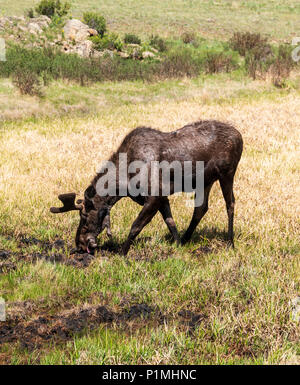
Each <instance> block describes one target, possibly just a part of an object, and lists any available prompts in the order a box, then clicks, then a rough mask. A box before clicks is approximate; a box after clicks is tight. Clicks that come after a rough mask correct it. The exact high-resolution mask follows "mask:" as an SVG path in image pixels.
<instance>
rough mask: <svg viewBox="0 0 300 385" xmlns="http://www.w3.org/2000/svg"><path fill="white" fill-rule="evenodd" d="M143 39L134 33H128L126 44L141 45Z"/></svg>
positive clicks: (125, 39)
mask: <svg viewBox="0 0 300 385" xmlns="http://www.w3.org/2000/svg"><path fill="white" fill-rule="evenodd" d="M141 42H142V41H141V39H140V38H139V37H138V36H136V35H135V34H133V33H126V34H125V36H124V43H126V44H141Z"/></svg>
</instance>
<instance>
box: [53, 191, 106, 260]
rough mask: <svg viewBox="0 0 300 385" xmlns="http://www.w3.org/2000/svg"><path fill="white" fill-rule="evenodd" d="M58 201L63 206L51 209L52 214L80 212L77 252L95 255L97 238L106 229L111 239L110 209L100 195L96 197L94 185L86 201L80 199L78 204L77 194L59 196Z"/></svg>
mask: <svg viewBox="0 0 300 385" xmlns="http://www.w3.org/2000/svg"><path fill="white" fill-rule="evenodd" d="M58 199H59V200H60V201H61V202H62V204H63V206H62V207H51V208H50V211H51V213H53V214H59V213H65V212H68V211H73V210H76V211H79V215H80V222H79V225H78V228H77V231H76V237H75V243H76V248H77V252H81V253H86V252H87V253H89V254H93V253H94V251H95V250H96V248H97V241H96V239H97V236H98V235H99V234H100V233H101V231H102V230H103V229H104V228H106V230H107V235H108V236H109V237H111V230H110V210H109V207H108V205H107V204H106V202H105V201H104V200H103V199H101V197H100V196H99V195H96V191H95V189H94V187H93V186H92V185H91V186H89V187H88V188H87V190H86V191H85V193H84V199H78V200H77V201H76V203H75V199H76V194H75V193H67V194H61V195H58Z"/></svg>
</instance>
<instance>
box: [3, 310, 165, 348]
mask: <svg viewBox="0 0 300 385" xmlns="http://www.w3.org/2000/svg"><path fill="white" fill-rule="evenodd" d="M28 306H29V308H30V306H31V304H30V303H29V304H28ZM155 315H156V316H157V312H156V311H155V309H154V308H152V307H150V306H148V305H147V304H135V305H132V306H130V307H128V308H124V309H122V310H121V311H120V312H114V311H112V310H110V309H109V308H107V307H106V306H103V305H95V306H84V307H81V308H73V309H71V310H67V311H63V312H61V313H58V314H56V315H53V316H51V315H47V316H39V317H37V318H36V319H34V320H30V321H20V319H19V320H18V321H20V322H18V321H17V322H16V319H10V320H9V321H6V322H3V323H1V326H0V344H2V343H7V342H8V343H12V342H20V344H21V346H22V347H24V348H27V349H34V348H38V347H40V346H41V345H42V344H43V343H45V342H47V341H50V340H51V341H57V342H59V341H66V340H69V339H71V338H72V337H73V335H74V333H79V332H81V331H84V330H93V329H95V328H97V327H98V326H99V325H100V324H111V323H113V322H114V323H116V324H124V323H126V322H128V321H130V322H132V320H136V319H138V320H139V322H140V320H141V319H145V320H150V319H151V318H152V317H153V316H155ZM161 322H163V321H161Z"/></svg>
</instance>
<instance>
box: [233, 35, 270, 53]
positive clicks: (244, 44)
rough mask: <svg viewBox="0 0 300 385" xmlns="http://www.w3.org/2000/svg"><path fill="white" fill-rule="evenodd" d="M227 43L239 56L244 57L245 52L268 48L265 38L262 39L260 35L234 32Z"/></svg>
mask: <svg viewBox="0 0 300 385" xmlns="http://www.w3.org/2000/svg"><path fill="white" fill-rule="evenodd" d="M229 43H230V46H231V47H232V49H233V50H234V51H238V52H239V54H240V55H241V56H246V54H247V52H248V51H250V50H253V49H263V48H265V47H267V46H268V47H269V44H268V43H267V38H263V37H262V36H261V34H260V33H250V32H235V33H234V35H233V37H232V38H231V39H230V41H229Z"/></svg>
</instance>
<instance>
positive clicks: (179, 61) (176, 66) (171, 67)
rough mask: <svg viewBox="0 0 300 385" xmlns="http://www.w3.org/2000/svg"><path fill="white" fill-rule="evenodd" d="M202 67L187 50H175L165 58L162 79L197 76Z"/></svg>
mask: <svg viewBox="0 0 300 385" xmlns="http://www.w3.org/2000/svg"><path fill="white" fill-rule="evenodd" d="M199 72H200V66H199V64H198V63H197V61H196V60H195V58H194V57H193V55H192V51H190V50H187V49H182V48H181V49H174V50H172V51H170V52H168V54H167V55H166V56H165V58H164V60H163V61H162V62H161V66H160V77H163V78H179V77H182V76H188V77H192V76H197V75H198V74H199Z"/></svg>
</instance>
